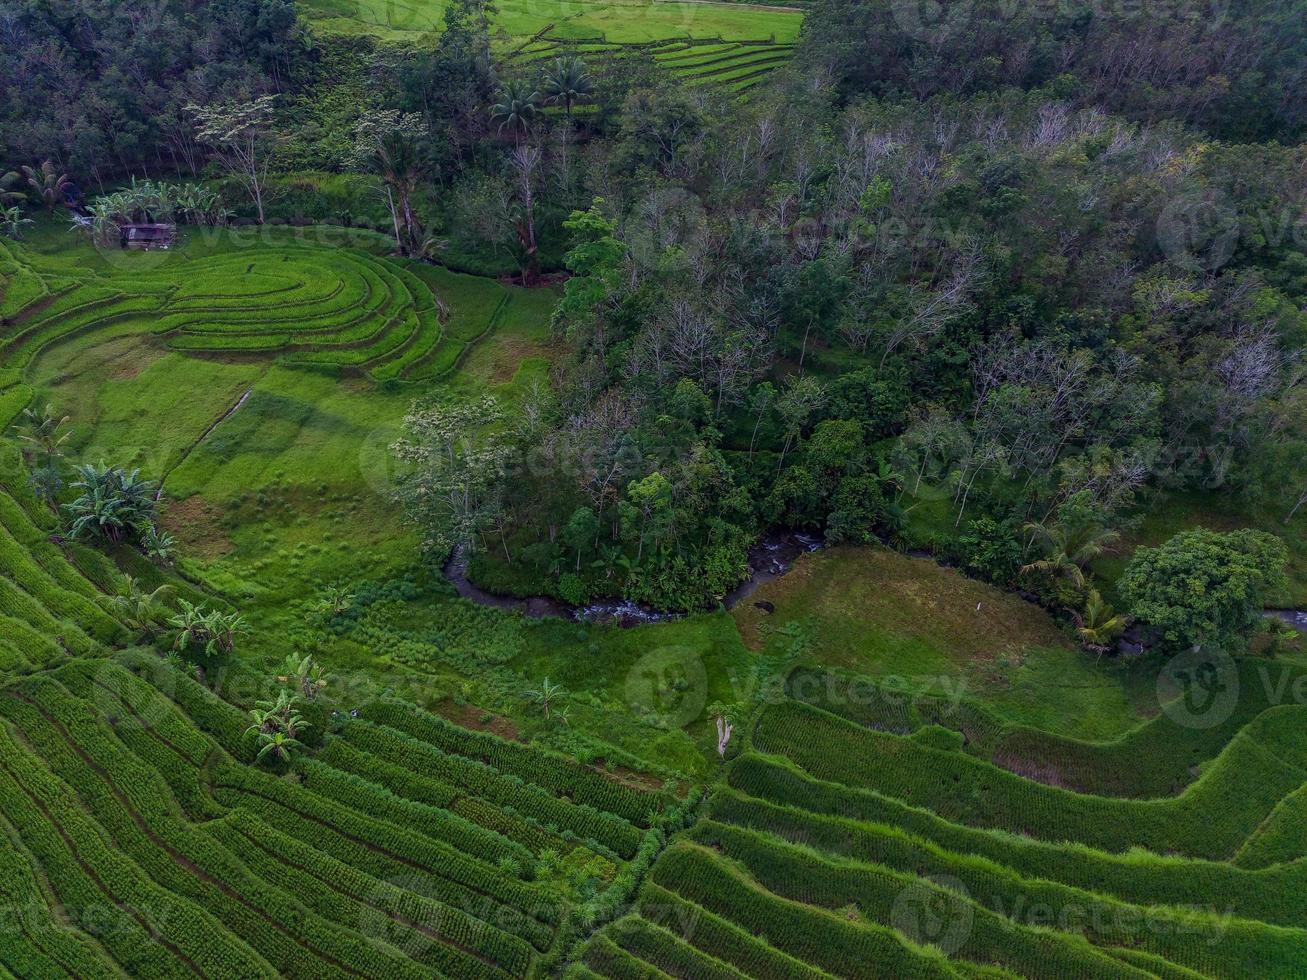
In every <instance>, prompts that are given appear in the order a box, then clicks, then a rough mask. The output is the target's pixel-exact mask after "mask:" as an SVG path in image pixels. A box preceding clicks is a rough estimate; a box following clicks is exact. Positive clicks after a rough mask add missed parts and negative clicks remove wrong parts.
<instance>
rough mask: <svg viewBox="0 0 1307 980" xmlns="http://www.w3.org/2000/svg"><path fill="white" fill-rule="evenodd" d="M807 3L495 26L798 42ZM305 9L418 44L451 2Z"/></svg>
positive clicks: (502, 18) (647, 9)
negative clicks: (767, 38) (446, 4)
mask: <svg viewBox="0 0 1307 980" xmlns="http://www.w3.org/2000/svg"><path fill="white" fill-rule="evenodd" d="M806 3H807V0H800V2H798V3H794V4H789V3H786V4H775V5H772V4H758V5H754V4H748V3H732V2H722V3H717V2H702V0H548V2H545V3H527V2H526V0H503V2H499V3H496V4H495V13H494V15H493V17H492V22H493V24H494V26H495V28H497V29H498V30H499V31H502V32H503V33H504V34H506V35H507V36H509V37H512V38H516V39H519V40H521V39H527V38H532V37H536V36H537V35H539V34H542V33H544V32H545V31H549V32H550V33H552V34H553V35H555V36H557V37H559V38H567V39H574V40H577V39H587V38H596V37H599V38H602V39H603V40H605V41H610V42H614V43H618V44H647V43H650V42H654V41H664V40H667V39H669V38H685V37H694V38H727V39H736V38H766V37H768V36H772V37H774V38H775V39H776V40H780V41H793V40H794V39H795V38H796V37H797V36H798V32H799V24H800V23H801V22H802V18H803V7H804V6H806ZM299 7H300V10H301V12H302V13H303V15H304V16H305V17H306V18H307V19H308V21H309V22H310V23H312V24H314V25H316V26H317V27H319V28H320V29H324V30H329V31H336V32H341V33H350V34H357V33H362V34H372V35H375V36H378V37H382V38H386V39H389V40H401V41H402V40H416V39H418V38H420V37H421V35H423V34H426V33H429V32H431V31H436V30H439V29H440V26H441V24H442V18H443V16H444V10H445V4H444V3H443V0H301V2H300V4H299Z"/></svg>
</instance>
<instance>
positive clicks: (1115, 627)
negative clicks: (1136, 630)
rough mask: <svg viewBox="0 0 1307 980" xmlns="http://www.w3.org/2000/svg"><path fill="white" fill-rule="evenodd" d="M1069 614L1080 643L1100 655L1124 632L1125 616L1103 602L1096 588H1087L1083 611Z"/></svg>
mask: <svg viewBox="0 0 1307 980" xmlns="http://www.w3.org/2000/svg"><path fill="white" fill-rule="evenodd" d="M1071 615H1072V617H1073V618H1074V619H1075V622H1076V635H1077V636H1079V637H1080V643H1081V645H1082V646H1083V647H1084V648H1085V649H1086V650H1089V651H1091V652H1093V653H1097V654H1098V655H1099V656H1100V657H1101V656H1102V655H1103V654H1104V653H1106V652H1107V651H1108V650H1109V649H1110V648H1111V646H1112V644H1113V643H1115V642H1116V641H1117V638H1118V637H1120V635H1121V634H1122V633H1124V632H1125V628H1126V625H1127V620H1126V617H1125V616H1122V615H1119V614H1118V613H1117V611H1116V610H1115V609H1113V608H1112V607H1111V606H1110V605H1109V604H1108V603H1107V602H1105V601H1104V600H1103V597H1102V596H1101V595H1099V593H1098V590H1097V589H1090V590H1089V596H1088V598H1087V599H1085V610H1084V612H1083V613H1078V612H1073V613H1072V614H1071Z"/></svg>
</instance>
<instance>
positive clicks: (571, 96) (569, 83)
mask: <svg viewBox="0 0 1307 980" xmlns="http://www.w3.org/2000/svg"><path fill="white" fill-rule="evenodd" d="M542 90H543V92H544V96H545V101H547V102H551V103H553V104H555V105H557V104H559V103H562V105H563V107H564V109H565V111H566V113H567V123H568V127H569V128H570V127H571V123H572V106H574V105H576V104H577V103H578V102H582V101H584V100H585V99H588V98H589V97H590V96H591V95H592V94H593V93H594V80H593V79H591V77H590V76H589V75H588V74H587V73H586V70H585V62H583V61H582V60H581V59H580V58H578V57H577V56H576V55H569V56H567V57H566V58H557V59H555V60H554V61H553V62H552V63H551V64H550V65H549V67H548V68H546V69H545V72H544V85H543V86H542Z"/></svg>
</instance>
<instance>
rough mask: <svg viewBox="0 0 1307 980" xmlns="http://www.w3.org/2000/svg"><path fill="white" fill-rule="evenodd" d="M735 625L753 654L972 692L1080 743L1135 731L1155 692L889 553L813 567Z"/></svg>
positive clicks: (924, 565) (833, 555)
mask: <svg viewBox="0 0 1307 980" xmlns="http://www.w3.org/2000/svg"><path fill="white" fill-rule="evenodd" d="M760 603H770V604H771V605H772V606H773V607H774V611H773V612H771V613H768V612H766V611H765V610H764V608H763V607H761V606H760V605H759V604H760ZM732 616H733V617H734V618H735V620H736V622H737V623H738V625H739V628H740V633H741V635H742V636H743V637H744V641H745V643H746V644H748V645H749V646H750V647H751V648H753V649H757V650H761V651H764V652H769V653H772V654H777V655H781V654H785V653H786V652H787V651H789V655H790V656H799V657H802V658H803V659H805V660H809V661H814V662H817V663H821V664H826V665H830V666H833V667H839V668H843V669H846V670H850V671H853V672H855V673H859V674H867V675H873V676H877V675H879V676H884V675H894V676H895V677H897V678H900V679H902V680H903V682H904V683H906V684H908V685H909V686H913V687H925V688H928V689H931V692H932V693H935V694H940V695H949V694H955V693H966V694H967V695H969V696H972V697H978V698H982V699H984V700H986V701H987V702H988V703H989V704H990V706H991V708H992V710H994V711H995V712H996V713H997V714H999V715H1000V716H1001V717H1003V718H1005V719H1007V720H1010V721H1014V722H1026V723H1029V724H1033V725H1036V726H1039V727H1043V728H1046V729H1049V730H1051V731H1057V732H1062V733H1065V734H1068V735H1074V736H1077V737H1085V738H1107V737H1111V736H1113V735H1115V734H1118V733H1120V732H1122V731H1124V730H1126V729H1128V728H1130V727H1133V726H1134V725H1135V724H1137V723H1138V722H1139V720H1140V718H1139V715H1138V713H1137V710H1136V706H1138V708H1139V709H1142V708H1144V707H1146V706H1147V705H1148V704H1149V702H1148V701H1147V696H1148V695H1149V694H1150V693H1151V690H1152V688H1151V686H1150V681H1149V679H1148V678H1146V677H1143V676H1142V673H1140V674H1136V673H1135V672H1133V671H1131V670H1130V669H1129V668H1126V667H1120V668H1108V669H1104V668H1103V666H1102V665H1100V664H1096V663H1095V662H1094V661H1093V659H1092V658H1088V657H1086V655H1084V654H1083V653H1081V652H1080V651H1079V650H1078V649H1076V648H1075V647H1074V646H1073V645H1072V643H1071V642H1070V640H1069V639H1068V638H1067V636H1066V635H1065V634H1064V633H1063V632H1062V631H1061V630H1060V629H1059V628H1058V626H1057V625H1056V624H1055V623H1054V622H1053V620H1052V619H1051V618H1050V617H1049V615H1048V614H1047V613H1046V612H1045V611H1044V610H1043V609H1041V608H1039V607H1038V606H1035V605H1033V604H1031V603H1028V602H1026V601H1024V600H1023V599H1021V598H1019V597H1018V596H1015V595H1012V594H1010V593H1005V592H1001V591H999V590H998V589H995V588H993V587H991V586H989V585H986V584H984V583H982V582H978V581H976V580H974V579H969V578H967V577H965V576H963V575H962V574H961V573H959V572H957V571H955V570H952V569H948V568H943V567H941V566H940V565H938V564H936V563H935V562H933V561H930V560H928V559H922V558H910V557H907V556H904V555H901V554H898V553H897V552H893V551H890V550H888V549H885V548H849V547H841V548H832V549H829V550H827V551H823V552H819V553H816V554H812V555H808V556H805V557H803V558H801V559H800V560H799V561H798V562H797V563H796V565H795V567H794V568H793V569H792V570H791V571H790V572H789V573H787V574H786V575H784V576H782V577H780V578H778V579H775V580H773V581H771V582H767V583H765V584H763V585H762V586H761V587H760V588H759V589H758V590H757V591H756V592H755V593H754V594H753V595H751V596H750V597H749V599H747V600H746V601H745V602H743V603H741V604H740V605H738V606H737V607H736V608H735V609H734V610H733V611H732ZM1152 707H1153V710H1155V704H1154V705H1153V706H1152Z"/></svg>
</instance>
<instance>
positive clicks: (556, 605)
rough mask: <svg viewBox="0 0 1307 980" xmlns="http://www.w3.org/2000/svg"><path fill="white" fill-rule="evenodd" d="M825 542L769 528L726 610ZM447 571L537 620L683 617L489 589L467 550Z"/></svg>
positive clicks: (459, 582)
mask: <svg viewBox="0 0 1307 980" xmlns="http://www.w3.org/2000/svg"><path fill="white" fill-rule="evenodd" d="M824 543H825V542H824V541H823V540H822V538H821V537H819V536H818V535H815V534H804V533H803V532H801V531H791V530H775V531H769V532H767V533H766V534H764V535H763V536H762V539H761V540H759V542H758V543H757V544H756V545H754V546H753V547H752V548H751V549H749V577H748V578H746V579H745V580H744V581H743V582H741V583H740V584H739V585H737V586H736V587H735V588H733V589H732V590H731V591H730V592H728V593H727V594H726V597H725V599H724V600H723V601H724V604H725V606H726V608H727V609H730V608H731V607H732V606H734V605H736V604H737V603H739V602H741V601H743V600H744V599H746V598H748V597H749V596H750V595H752V594H753V591H754V590H755V589H757V588H758V586H760V585H762V583H764V582H770V581H771V580H772V579H774V578H779V577H780V576H781V575H784V574H785V573H786V572H788V571H789V570H790V568H791V567H792V566H793V565H794V561H795V559H797V558H798V557H799V556H800V555H802V554H806V553H808V552H811V551H818V550H820V549H821V547H822V546H823V544H824ZM442 571H443V572H444V575H445V578H447V579H448V580H449V581H450V583H451V584H452V585H453V586H454V589H455V590H456V591H457V592H458V594H459V595H460V596H462V597H463V598H464V599H470V600H471V601H473V602H475V603H476V604H477V605H480V606H492V607H494V608H496V609H510V610H515V611H517V612H521V613H523V614H525V615H527V616H531V617H535V618H540V617H543V616H559V617H562V618H564V619H578V620H587V621H592V622H594V621H600V622H615V623H617V624H619V625H621V626H624V627H625V626H639V625H640V624H642V623H660V622H665V621H667V620H670V619H677V618H679V617H680V616H681V615H682V614H681V613H672V612H663V611H660V610H657V609H653V608H650V607H649V606H643V605H640V604H639V603H635V602H630V601H628V600H624V599H603V600H599V601H597V602H591V603H587V604H586V605H583V606H574V605H572V604H570V603H567V602H563V601H562V600H561V599H555V598H554V597H553V596H544V595H537V596H528V597H527V598H519V597H515V596H505V595H498V594H496V593H494V592H487V591H486V590H485V589H483V588H481V587H480V586H479V585H477V584H475V583H474V582H472V581H470V580H469V579H468V577H467V555H466V554H463V553H459V554H456V555H454V556H453V557H451V558H450V559H449V561H448V562H446V563H445V567H444V569H443V570H442Z"/></svg>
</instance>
